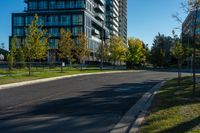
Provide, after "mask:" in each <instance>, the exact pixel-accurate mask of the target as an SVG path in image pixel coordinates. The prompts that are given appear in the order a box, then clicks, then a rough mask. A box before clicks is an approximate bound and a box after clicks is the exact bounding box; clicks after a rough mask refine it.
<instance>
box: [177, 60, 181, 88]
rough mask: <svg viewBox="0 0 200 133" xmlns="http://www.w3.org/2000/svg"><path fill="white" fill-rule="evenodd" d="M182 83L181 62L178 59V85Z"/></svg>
mask: <svg viewBox="0 0 200 133" xmlns="http://www.w3.org/2000/svg"><path fill="white" fill-rule="evenodd" d="M180 85H181V62H180V60H178V86H180Z"/></svg>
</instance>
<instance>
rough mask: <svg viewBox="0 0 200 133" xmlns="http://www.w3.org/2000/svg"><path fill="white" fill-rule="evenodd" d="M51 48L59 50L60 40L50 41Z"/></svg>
mask: <svg viewBox="0 0 200 133" xmlns="http://www.w3.org/2000/svg"><path fill="white" fill-rule="evenodd" d="M49 47H50V48H51V49H57V48H58V39H49Z"/></svg>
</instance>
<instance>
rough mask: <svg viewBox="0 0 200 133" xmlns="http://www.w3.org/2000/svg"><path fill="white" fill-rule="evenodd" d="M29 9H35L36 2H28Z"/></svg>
mask: <svg viewBox="0 0 200 133" xmlns="http://www.w3.org/2000/svg"><path fill="white" fill-rule="evenodd" d="M29 9H30V10H35V9H37V2H35V1H31V2H29Z"/></svg>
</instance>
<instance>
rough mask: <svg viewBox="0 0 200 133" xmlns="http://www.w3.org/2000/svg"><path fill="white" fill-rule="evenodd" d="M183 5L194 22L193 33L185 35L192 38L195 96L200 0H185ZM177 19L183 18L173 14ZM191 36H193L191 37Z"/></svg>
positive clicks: (194, 90) (194, 89)
mask: <svg viewBox="0 0 200 133" xmlns="http://www.w3.org/2000/svg"><path fill="white" fill-rule="evenodd" d="M181 5H182V9H183V10H184V11H185V13H186V14H189V13H191V15H192V23H193V27H192V28H193V33H192V34H193V35H185V34H183V35H184V36H187V38H188V40H190V38H191V40H192V47H193V50H192V57H193V59H192V60H193V62H192V73H193V96H195V92H196V48H197V46H196V45H197V38H199V36H198V35H197V34H196V29H197V28H199V26H198V25H197V21H198V20H197V19H198V12H199V7H200V0H187V1H185V2H182V3H181ZM173 16H174V17H175V18H176V20H181V18H180V17H179V16H178V15H173ZM180 23H181V24H182V23H183V22H182V21H180ZM190 36H191V37H190Z"/></svg>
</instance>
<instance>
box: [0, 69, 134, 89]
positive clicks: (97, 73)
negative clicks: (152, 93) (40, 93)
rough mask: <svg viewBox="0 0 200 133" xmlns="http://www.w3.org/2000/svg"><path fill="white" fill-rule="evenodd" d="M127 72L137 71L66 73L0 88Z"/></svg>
mask: <svg viewBox="0 0 200 133" xmlns="http://www.w3.org/2000/svg"><path fill="white" fill-rule="evenodd" d="M128 72H137V71H111V72H96V73H84V74H74V75H66V76H59V77H52V78H44V79H37V80H31V81H23V82H17V83H11V84H5V85H0V90H5V89H10V88H13V87H20V86H25V85H32V84H37V83H45V82H50V81H55V80H60V79H65V78H73V77H79V76H89V75H101V74H112V73H113V74H114V73H128Z"/></svg>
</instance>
